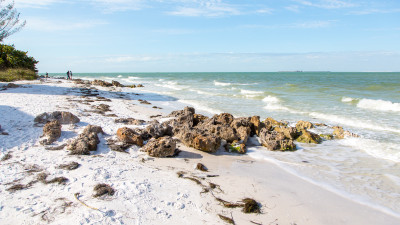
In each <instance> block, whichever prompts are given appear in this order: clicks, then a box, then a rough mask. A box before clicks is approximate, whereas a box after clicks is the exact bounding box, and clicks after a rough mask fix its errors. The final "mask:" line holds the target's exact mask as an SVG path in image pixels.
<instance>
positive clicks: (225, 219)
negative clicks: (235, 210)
mask: <svg viewBox="0 0 400 225" xmlns="http://www.w3.org/2000/svg"><path fill="white" fill-rule="evenodd" d="M218 216H219V218H220V219H221V220H223V221H225V222H227V223H229V224H235V221H234V220H233V218H229V217H226V216H223V215H221V214H218Z"/></svg>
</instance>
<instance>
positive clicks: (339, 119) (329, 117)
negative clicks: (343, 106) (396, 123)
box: [310, 112, 400, 133]
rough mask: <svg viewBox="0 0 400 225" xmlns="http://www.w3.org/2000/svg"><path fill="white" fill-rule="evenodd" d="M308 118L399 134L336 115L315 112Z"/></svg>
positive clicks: (394, 130) (392, 130)
mask: <svg viewBox="0 0 400 225" xmlns="http://www.w3.org/2000/svg"><path fill="white" fill-rule="evenodd" d="M310 116H312V117H315V118H318V119H323V120H327V121H331V122H334V123H340V124H344V125H347V126H352V127H358V128H365V129H370V130H378V131H390V132H394V133H400V130H398V129H395V128H392V127H386V126H380V125H378V124H374V123H372V122H371V121H367V120H365V121H361V120H358V119H355V118H350V117H348V118H347V117H340V116H337V115H331V114H324V113H317V112H312V113H310Z"/></svg>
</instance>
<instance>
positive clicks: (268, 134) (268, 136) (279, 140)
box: [260, 128, 296, 151]
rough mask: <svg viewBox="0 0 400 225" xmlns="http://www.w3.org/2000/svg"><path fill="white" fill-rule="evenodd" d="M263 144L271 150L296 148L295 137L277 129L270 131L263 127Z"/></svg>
mask: <svg viewBox="0 0 400 225" xmlns="http://www.w3.org/2000/svg"><path fill="white" fill-rule="evenodd" d="M260 141H261V144H262V145H263V146H264V147H266V148H268V149H269V150H271V151H276V150H278V151H291V150H296V145H295V144H294V143H293V139H289V138H287V137H286V136H285V135H284V133H282V132H277V131H269V130H268V129H267V128H263V129H262V130H261V131H260Z"/></svg>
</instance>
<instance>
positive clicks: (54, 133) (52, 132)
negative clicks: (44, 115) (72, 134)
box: [40, 120, 61, 145]
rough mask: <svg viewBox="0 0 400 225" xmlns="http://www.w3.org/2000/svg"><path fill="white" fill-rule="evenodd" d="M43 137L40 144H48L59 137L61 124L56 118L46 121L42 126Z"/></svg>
mask: <svg viewBox="0 0 400 225" xmlns="http://www.w3.org/2000/svg"><path fill="white" fill-rule="evenodd" d="M43 136H45V139H43V140H41V141H40V144H42V145H50V144H52V143H53V142H55V141H56V140H57V139H58V138H60V137H61V124H60V122H58V120H54V121H51V122H47V123H46V125H44V127H43Z"/></svg>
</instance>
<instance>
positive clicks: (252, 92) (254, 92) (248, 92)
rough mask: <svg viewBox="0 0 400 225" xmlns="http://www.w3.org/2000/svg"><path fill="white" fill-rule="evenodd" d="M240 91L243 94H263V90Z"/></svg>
mask: <svg viewBox="0 0 400 225" xmlns="http://www.w3.org/2000/svg"><path fill="white" fill-rule="evenodd" d="M240 93H241V94H244V95H246V94H251V95H257V94H263V93H264V92H263V91H250V90H244V89H241V90H240Z"/></svg>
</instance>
